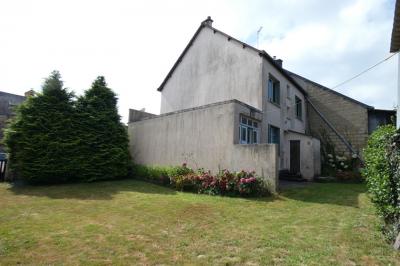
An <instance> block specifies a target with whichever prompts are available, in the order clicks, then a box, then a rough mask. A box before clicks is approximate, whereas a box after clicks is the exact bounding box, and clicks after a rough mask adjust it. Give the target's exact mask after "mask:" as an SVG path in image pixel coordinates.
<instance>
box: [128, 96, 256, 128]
mask: <svg viewBox="0 0 400 266" xmlns="http://www.w3.org/2000/svg"><path fill="white" fill-rule="evenodd" d="M229 103H236V104H240V105H242V106H244V107H246V108H248V109H250V110H251V111H253V112H257V113H260V114H262V113H263V112H262V111H261V110H260V109H257V108H255V107H253V106H251V105H248V104H247V103H244V102H242V101H239V100H237V99H231V100H227V101H222V102H216V103H209V104H206V105H201V106H196V107H191V108H186V109H182V110H178V111H173V112H169V113H164V114H160V115H154V116H152V117H143V118H142V119H140V120H137V121H129V122H128V124H131V123H136V122H140V121H144V120H149V119H157V118H160V117H164V116H169V115H175V114H180V113H185V112H191V111H196V110H201V109H206V108H210V107H214V106H218V105H223V104H229ZM129 110H132V109H129Z"/></svg>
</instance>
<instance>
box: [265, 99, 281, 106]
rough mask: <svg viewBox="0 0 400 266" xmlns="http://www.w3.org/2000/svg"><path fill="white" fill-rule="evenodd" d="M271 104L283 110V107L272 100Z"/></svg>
mask: <svg viewBox="0 0 400 266" xmlns="http://www.w3.org/2000/svg"><path fill="white" fill-rule="evenodd" d="M268 102H269V103H272V104H273V105H275V106H276V107H278V108H281V105H280V104H279V103H276V102H273V101H271V100H268Z"/></svg>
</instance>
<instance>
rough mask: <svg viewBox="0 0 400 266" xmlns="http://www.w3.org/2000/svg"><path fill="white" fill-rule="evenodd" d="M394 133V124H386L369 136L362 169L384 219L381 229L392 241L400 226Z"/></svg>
mask: <svg viewBox="0 0 400 266" xmlns="http://www.w3.org/2000/svg"><path fill="white" fill-rule="evenodd" d="M395 133H396V130H395V127H394V126H393V125H387V126H382V127H380V128H378V129H377V130H376V131H375V132H374V133H373V134H372V135H371V136H370V138H369V140H368V144H367V147H366V148H365V150H364V160H365V168H364V169H363V171H362V174H363V176H364V178H365V179H366V181H367V187H368V192H369V195H370V197H371V200H372V202H373V203H374V205H375V207H376V209H377V213H378V215H379V216H380V217H381V218H382V220H383V226H382V230H383V232H384V234H385V236H386V237H387V238H388V239H389V240H390V241H393V240H394V239H395V237H396V236H397V234H398V233H399V229H400V228H399V218H400V206H399V196H400V180H399V175H398V173H397V172H396V169H394V167H393V166H394V165H397V166H398V163H399V162H398V159H399V157H398V154H399V149H398V148H397V150H396V149H395V150H393V148H396V142H395V141H394V138H395V137H396V135H397V134H395ZM397 147H398V146H397ZM396 155H397V162H396V159H395V160H394V161H391V160H390V159H391V158H392V159H393V158H394V157H396ZM393 156H394V157H393ZM397 171H398V170H397Z"/></svg>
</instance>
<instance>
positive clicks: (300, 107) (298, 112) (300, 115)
mask: <svg viewBox="0 0 400 266" xmlns="http://www.w3.org/2000/svg"><path fill="white" fill-rule="evenodd" d="M295 101H296V117H297V118H298V119H300V120H302V119H303V101H302V100H301V99H300V98H299V97H297V96H295Z"/></svg>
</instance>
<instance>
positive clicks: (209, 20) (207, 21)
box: [202, 16, 214, 27]
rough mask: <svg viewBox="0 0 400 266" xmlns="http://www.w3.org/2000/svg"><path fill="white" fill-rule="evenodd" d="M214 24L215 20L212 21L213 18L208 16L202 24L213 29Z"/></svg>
mask: <svg viewBox="0 0 400 266" xmlns="http://www.w3.org/2000/svg"><path fill="white" fill-rule="evenodd" d="M213 22H214V20H212V19H211V17H210V16H208V17H207V19H206V20H204V21H203V23H202V24H203V25H206V26H210V27H212V23H213Z"/></svg>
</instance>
